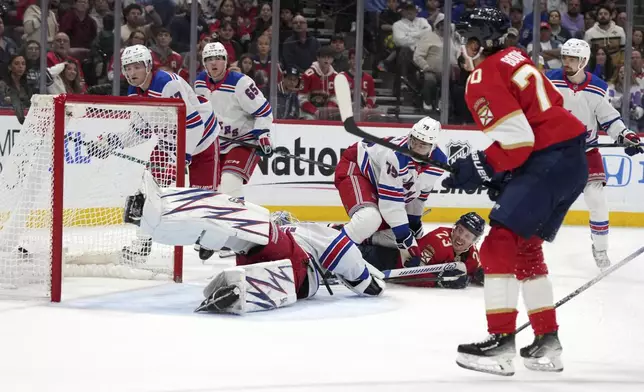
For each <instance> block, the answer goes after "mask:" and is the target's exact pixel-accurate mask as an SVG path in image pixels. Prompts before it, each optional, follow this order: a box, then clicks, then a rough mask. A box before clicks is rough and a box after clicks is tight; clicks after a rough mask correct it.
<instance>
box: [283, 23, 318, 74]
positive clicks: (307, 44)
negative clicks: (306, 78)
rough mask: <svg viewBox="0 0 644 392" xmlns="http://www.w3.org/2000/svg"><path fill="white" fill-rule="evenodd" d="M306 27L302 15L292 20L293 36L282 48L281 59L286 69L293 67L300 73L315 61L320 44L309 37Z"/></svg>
mask: <svg viewBox="0 0 644 392" xmlns="http://www.w3.org/2000/svg"><path fill="white" fill-rule="evenodd" d="M307 27H308V26H307V23H306V19H305V18H304V17H303V16H302V15H297V16H296V17H294V18H293V34H292V35H291V36H290V37H288V38H287V39H286V40H285V41H284V45H283V46H282V57H283V58H284V64H285V66H286V67H287V68H289V67H295V68H297V69H298V70H299V71H300V72H302V71H304V70H307V69H308V68H309V67H310V66H311V64H313V62H314V61H315V60H316V56H317V53H318V52H319V50H320V43H319V42H318V40H317V39H316V38H315V37H311V36H310V35H309V33H308V32H307Z"/></svg>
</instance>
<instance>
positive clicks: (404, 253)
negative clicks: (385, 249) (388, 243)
mask: <svg viewBox="0 0 644 392" xmlns="http://www.w3.org/2000/svg"><path fill="white" fill-rule="evenodd" d="M396 246H397V247H398V249H399V250H400V257H401V258H402V261H403V266H404V267H418V266H419V265H420V249H418V242H416V238H414V234H413V233H412V232H411V231H410V232H409V234H407V236H406V237H404V238H396Z"/></svg>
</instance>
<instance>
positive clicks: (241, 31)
mask: <svg viewBox="0 0 644 392" xmlns="http://www.w3.org/2000/svg"><path fill="white" fill-rule="evenodd" d="M256 19H257V7H256V6H255V5H253V1H252V0H239V8H238V9H237V38H238V39H239V43H241V44H242V47H243V48H244V50H248V47H249V45H250V42H251V40H252V39H253V32H254V31H255V26H256Z"/></svg>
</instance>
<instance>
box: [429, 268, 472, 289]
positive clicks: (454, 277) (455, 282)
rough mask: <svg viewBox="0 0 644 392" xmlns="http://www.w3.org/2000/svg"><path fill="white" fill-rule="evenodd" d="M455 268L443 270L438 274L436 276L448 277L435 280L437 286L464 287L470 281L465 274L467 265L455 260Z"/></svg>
mask: <svg viewBox="0 0 644 392" xmlns="http://www.w3.org/2000/svg"><path fill="white" fill-rule="evenodd" d="M454 264H456V268H454V269H451V270H444V271H442V272H441V273H439V274H438V278H449V280H443V281H439V282H436V285H437V286H438V287H442V288H444V289H464V288H466V287H467V285H468V284H469V283H470V277H469V276H467V267H466V266H465V263H463V262H460V261H459V262H455V263H454Z"/></svg>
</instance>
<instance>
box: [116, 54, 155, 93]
mask: <svg viewBox="0 0 644 392" xmlns="http://www.w3.org/2000/svg"><path fill="white" fill-rule="evenodd" d="M139 62H140V63H143V64H144V65H145V69H146V71H147V74H146V79H147V75H149V74H150V73H151V72H152V54H151V53H150V49H148V48H147V47H145V46H143V45H132V46H128V47H127V48H125V49H124V50H123V54H121V70H122V71H123V75H124V76H125V78H126V79H127V81H128V83H130V84H131V85H133V86H134V84H133V83H132V81H131V80H130V78H129V77H128V76H127V72H125V67H126V66H127V65H129V64H134V63H139ZM141 84H142V83H141ZM141 84H139V86H140V85H141ZM137 87H138V86H137Z"/></svg>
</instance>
